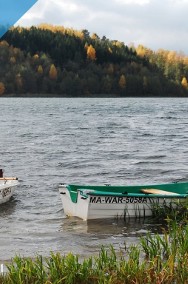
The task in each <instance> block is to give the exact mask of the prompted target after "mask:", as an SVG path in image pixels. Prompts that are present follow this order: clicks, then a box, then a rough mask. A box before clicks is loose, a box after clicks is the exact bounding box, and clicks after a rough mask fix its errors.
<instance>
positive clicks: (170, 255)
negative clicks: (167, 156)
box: [0, 205, 188, 284]
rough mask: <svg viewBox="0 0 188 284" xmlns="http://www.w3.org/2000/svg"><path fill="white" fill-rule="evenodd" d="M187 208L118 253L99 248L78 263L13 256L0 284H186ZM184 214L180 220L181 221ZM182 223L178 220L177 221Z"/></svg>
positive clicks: (63, 257) (56, 257) (56, 256)
mask: <svg viewBox="0 0 188 284" xmlns="http://www.w3.org/2000/svg"><path fill="white" fill-rule="evenodd" d="M186 206H187V205H185V207H184V209H183V208H182V207H181V210H183V211H182V212H181V211H178V209H177V210H176V213H175V211H173V214H172V215H173V217H174V218H173V219H170V217H168V219H167V225H166V227H165V229H164V230H163V234H161V235H159V234H155V235H153V234H151V233H148V234H147V235H146V236H144V237H141V239H140V243H139V244H138V245H132V246H131V247H126V244H125V247H124V249H120V250H119V251H115V249H114V248H113V247H112V246H111V247H108V248H104V247H102V248H101V251H100V253H99V255H98V256H92V257H90V258H87V259H85V260H80V259H79V257H78V256H77V255H73V254H72V253H70V254H68V255H60V254H59V253H56V254H54V253H51V254H50V256H49V257H47V258H43V257H42V256H37V257H36V258H35V259H34V260H33V259H31V258H22V257H20V256H16V257H15V258H13V259H12V261H11V263H9V264H7V268H8V273H6V274H4V275H1V277H0V283H2V284H7V283H14V284H17V283H20V284H21V283H24V284H30V283H35V284H37V283H38V284H39V283H40V284H43V283H45V284H51V283H53V284H60V283H62V284H64V283H65V284H86V283H87V284H96V283H101V284H102V283H106V284H107V283H108V284H110V283H113V284H121V283H126V284H129V283H130V284H142V283H148V284H149V283H150V284H160V283H163V284H165V283H169V284H171V283H178V284H181V283H182V284H186V283H188V218H187V215H188V214H187V207H186ZM180 213H181V214H182V213H183V218H180ZM180 219H181V220H180Z"/></svg>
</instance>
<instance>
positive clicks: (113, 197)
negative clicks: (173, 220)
mask: <svg viewBox="0 0 188 284" xmlns="http://www.w3.org/2000/svg"><path fill="white" fill-rule="evenodd" d="M59 192H60V195H61V200H62V203H63V208H64V213H65V215H67V216H76V217H79V218H81V219H83V220H92V219H103V218H114V217H118V218H127V217H128V218H129V217H130V218H131V217H138V218H140V217H147V216H152V214H153V209H154V207H156V206H158V205H159V206H164V205H169V204H172V202H173V201H174V200H179V197H178V196H176V195H172V196H165V195H161V196H160V195H150V194H139V193H137V194H135V193H133V194H132V195H131V194H128V195H123V194H122V193H121V194H118V193H117V194H116V192H113V193H111V194H108V192H106V193H104V192H102V193H101V194H100V193H98V194H97V193H96V191H94V190H92V189H84V190H83V189H78V190H77V192H76V194H77V196H76V198H75V199H74V198H73V197H72V198H71V193H70V189H68V188H67V186H66V185H60V187H59ZM74 194H75V192H74Z"/></svg>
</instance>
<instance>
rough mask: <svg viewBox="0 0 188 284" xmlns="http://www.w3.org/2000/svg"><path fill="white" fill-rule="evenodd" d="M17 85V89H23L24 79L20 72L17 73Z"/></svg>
mask: <svg viewBox="0 0 188 284" xmlns="http://www.w3.org/2000/svg"><path fill="white" fill-rule="evenodd" d="M16 86H17V89H18V90H19V91H20V90H21V89H22V86H23V80H22V76H21V74H20V73H18V74H17V75H16Z"/></svg>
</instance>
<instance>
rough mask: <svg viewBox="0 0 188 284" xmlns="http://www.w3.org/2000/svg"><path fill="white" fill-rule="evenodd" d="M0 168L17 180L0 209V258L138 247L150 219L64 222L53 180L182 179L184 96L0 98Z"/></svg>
mask: <svg viewBox="0 0 188 284" xmlns="http://www.w3.org/2000/svg"><path fill="white" fill-rule="evenodd" d="M0 119H1V135H0V143H1V147H0V152H1V153H0V157H1V159H0V167H2V168H3V169H4V172H5V175H6V176H17V177H18V178H19V180H20V184H19V186H18V187H17V188H16V190H15V194H14V197H13V199H12V200H11V201H10V202H9V203H7V204H5V205H3V206H1V208H0V259H1V260H6V259H10V258H11V257H13V256H15V254H19V255H21V256H32V257H33V256H35V255H36V254H37V253H38V254H42V255H49V253H50V251H60V252H61V253H67V252H69V251H71V252H73V253H77V254H79V255H81V256H86V255H91V254H93V253H96V252H97V251H98V250H99V249H100V247H101V245H109V244H111V243H112V244H113V245H114V246H115V247H117V248H118V247H121V246H124V243H125V242H126V243H127V244H131V243H137V242H138V240H139V236H140V235H142V234H145V232H147V230H149V229H150V230H152V231H155V230H157V226H156V225H155V224H152V222H151V220H139V221H136V220H132V221H130V222H128V221H127V222H124V221H123V220H116V219H114V220H102V221H91V222H88V223H87V222H84V221H82V220H79V219H77V218H66V217H65V216H64V213H63V208H62V203H61V200H60V196H59V193H58V184H59V183H82V184H104V183H108V184H114V185H122V184H125V185H129V184H141V183H142V184H145V183H148V184H151V183H166V182H178V181H187V180H188V171H187V163H188V162H187V161H188V148H187V145H188V144H187V143H188V100H187V99H186V98H185V99H184V98H181V99H180V98H164V99H162V98H161V99H159V98H158V99H154V98H124V99H120V98H117V99H115V98H109V99H108V98H101V99H99V98H92V99H91V98H90V99H89V98H87V99H84V98H1V99H0Z"/></svg>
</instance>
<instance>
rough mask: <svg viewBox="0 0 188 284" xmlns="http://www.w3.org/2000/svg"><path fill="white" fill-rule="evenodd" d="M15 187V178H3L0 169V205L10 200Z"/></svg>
mask: <svg viewBox="0 0 188 284" xmlns="http://www.w3.org/2000/svg"><path fill="white" fill-rule="evenodd" d="M17 185H18V178H17V177H3V171H2V170H1V169H0V204H3V203H5V202H7V201H9V200H10V198H11V197H12V195H13V193H14V189H15V187H16V186H17Z"/></svg>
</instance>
